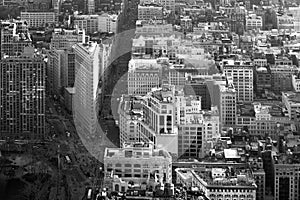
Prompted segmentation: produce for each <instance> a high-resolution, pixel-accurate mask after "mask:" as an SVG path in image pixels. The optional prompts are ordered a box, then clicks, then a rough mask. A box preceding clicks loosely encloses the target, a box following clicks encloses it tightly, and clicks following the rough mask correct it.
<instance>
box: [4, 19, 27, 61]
mask: <svg viewBox="0 0 300 200" xmlns="http://www.w3.org/2000/svg"><path fill="white" fill-rule="evenodd" d="M31 42H32V41H31V37H30V34H29V31H28V26H27V25H26V23H25V22H24V21H17V20H13V21H1V22H0V59H1V58H3V57H5V56H19V55H21V54H22V53H23V49H24V47H25V46H29V45H31Z"/></svg>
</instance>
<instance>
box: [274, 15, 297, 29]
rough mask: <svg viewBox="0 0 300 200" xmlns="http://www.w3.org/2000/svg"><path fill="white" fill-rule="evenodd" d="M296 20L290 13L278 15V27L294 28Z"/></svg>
mask: <svg viewBox="0 0 300 200" xmlns="http://www.w3.org/2000/svg"><path fill="white" fill-rule="evenodd" d="M294 21H295V19H294V17H291V16H288V15H282V16H277V28H278V30H293V29H294Z"/></svg>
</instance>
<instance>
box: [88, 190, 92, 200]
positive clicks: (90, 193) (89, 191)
mask: <svg viewBox="0 0 300 200" xmlns="http://www.w3.org/2000/svg"><path fill="white" fill-rule="evenodd" d="M87 199H92V189H89V190H88V193H87Z"/></svg>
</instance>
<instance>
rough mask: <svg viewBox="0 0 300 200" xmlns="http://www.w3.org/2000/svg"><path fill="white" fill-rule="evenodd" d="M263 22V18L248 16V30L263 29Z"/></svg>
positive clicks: (253, 15)
mask: <svg viewBox="0 0 300 200" xmlns="http://www.w3.org/2000/svg"><path fill="white" fill-rule="evenodd" d="M262 26H263V20H262V17H261V16H257V15H255V14H251V15H248V16H246V30H253V29H262Z"/></svg>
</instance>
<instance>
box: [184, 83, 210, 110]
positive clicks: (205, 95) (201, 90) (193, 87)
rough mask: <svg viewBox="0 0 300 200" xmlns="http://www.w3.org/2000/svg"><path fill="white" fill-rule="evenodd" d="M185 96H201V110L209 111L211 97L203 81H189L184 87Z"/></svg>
mask: <svg viewBox="0 0 300 200" xmlns="http://www.w3.org/2000/svg"><path fill="white" fill-rule="evenodd" d="M184 93H185V95H197V96H201V107H202V109H203V110H210V109H211V99H210V98H211V97H210V94H209V90H208V87H207V84H206V82H205V81H189V82H188V83H187V84H186V85H185V86H184Z"/></svg>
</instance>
